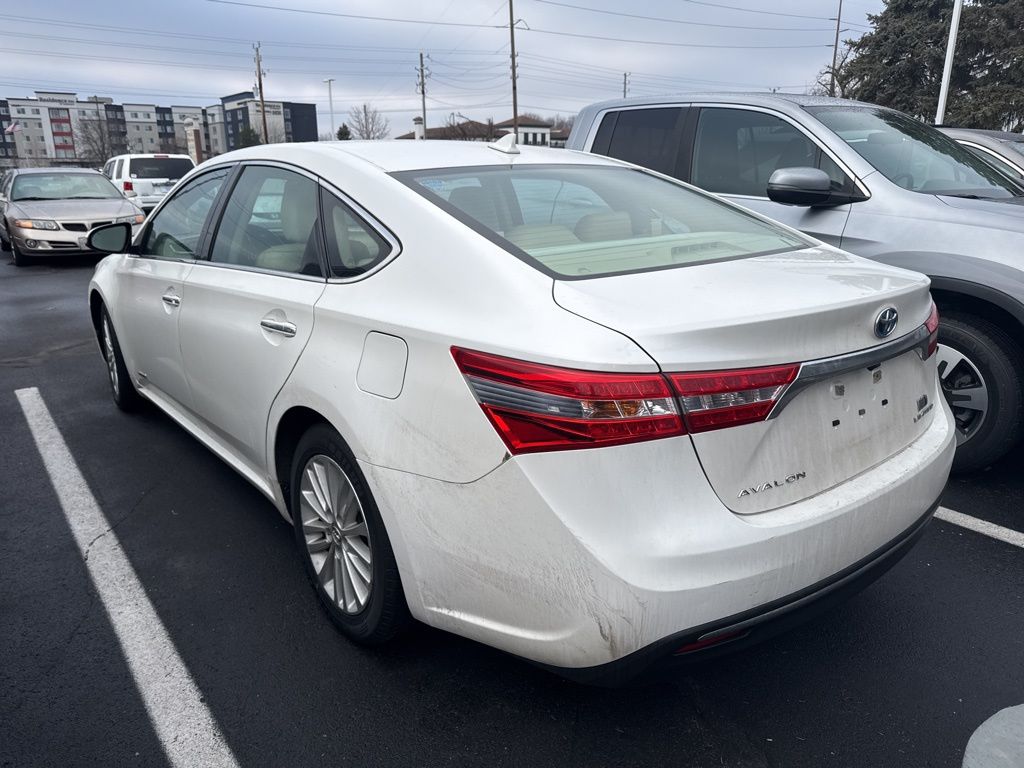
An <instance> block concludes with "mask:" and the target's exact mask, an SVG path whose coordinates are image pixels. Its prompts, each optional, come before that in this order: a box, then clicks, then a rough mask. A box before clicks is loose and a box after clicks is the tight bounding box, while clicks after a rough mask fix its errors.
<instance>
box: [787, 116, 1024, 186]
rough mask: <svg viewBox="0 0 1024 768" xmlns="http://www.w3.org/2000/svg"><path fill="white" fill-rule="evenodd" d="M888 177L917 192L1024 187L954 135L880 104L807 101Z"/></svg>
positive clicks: (825, 122)
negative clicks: (818, 104) (829, 104)
mask: <svg viewBox="0 0 1024 768" xmlns="http://www.w3.org/2000/svg"><path fill="white" fill-rule="evenodd" d="M805 109H807V111H808V112H810V113H811V114H812V115H814V116H815V117H816V118H818V120H820V121H821V122H822V123H824V124H825V125H826V126H827V127H828V128H829V129H831V130H832V131H833V132H834V133H835V134H836V135H838V136H839V138H841V139H842V140H843V141H845V142H846V143H847V144H849V145H850V146H851V147H852V148H853V149H854V150H856V152H857V154H859V155H860V156H861V157H863V158H864V159H865V160H867V161H868V162H869V163H871V165H873V166H874V167H875V168H877V169H878V170H879V171H880V172H881V173H882V175H883V176H885V177H886V178H887V179H889V181H891V182H893V183H894V184H897V185H899V186H901V187H903V188H904V189H909V190H910V191H912V192H921V193H923V194H928V195H951V196H954V197H970V198H985V199H1005V198H1008V197H1018V196H1020V195H1021V194H1022V193H1024V190H1022V189H1021V188H1019V187H1018V186H1017V185H1016V184H1014V182H1013V181H1011V180H1010V179H1008V178H1007V177H1005V176H1004V175H1003V174H1002V173H1000V172H999V171H997V170H996V169H994V168H992V167H991V166H990V165H988V164H987V163H985V162H984V161H983V160H981V159H979V158H977V157H975V156H974V155H972V154H971V153H970V152H968V151H967V150H966V149H964V148H963V147H961V146H960V145H959V144H957V143H956V142H955V141H954V140H953V139H951V138H949V137H948V136H946V135H945V134H943V133H940V132H939V131H937V130H935V129H934V128H932V127H931V126H929V125H925V124H924V123H921V122H919V121H917V120H915V119H913V118H912V117H907V116H906V115H904V114H901V113H899V112H894V111H893V110H890V109H882V108H880V107H805Z"/></svg>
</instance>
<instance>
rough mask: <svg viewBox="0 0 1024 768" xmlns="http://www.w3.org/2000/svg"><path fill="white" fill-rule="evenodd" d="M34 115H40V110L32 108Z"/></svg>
mask: <svg viewBox="0 0 1024 768" xmlns="http://www.w3.org/2000/svg"><path fill="white" fill-rule="evenodd" d="M32 114H33V115H38V114H39V110H38V109H36V108H35V107H33V108H32Z"/></svg>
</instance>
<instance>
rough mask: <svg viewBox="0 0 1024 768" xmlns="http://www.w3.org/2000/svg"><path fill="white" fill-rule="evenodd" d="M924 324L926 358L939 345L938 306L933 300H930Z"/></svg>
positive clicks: (933, 352)
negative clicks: (930, 305)
mask: <svg viewBox="0 0 1024 768" xmlns="http://www.w3.org/2000/svg"><path fill="white" fill-rule="evenodd" d="M924 325H925V328H927V329H928V354H927V355H925V359H926V360H927V359H928V358H929V357H931V356H932V355H934V354H935V350H936V349H938V347H939V308H938V307H936V306H935V302H934V301H933V302H932V309H931V312H929V313H928V319H927V320H925V321H924Z"/></svg>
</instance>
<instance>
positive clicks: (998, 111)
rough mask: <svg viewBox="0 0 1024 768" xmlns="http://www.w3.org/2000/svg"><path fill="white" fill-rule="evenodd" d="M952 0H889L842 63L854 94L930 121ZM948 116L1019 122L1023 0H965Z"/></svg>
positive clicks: (1022, 118)
mask: <svg viewBox="0 0 1024 768" xmlns="http://www.w3.org/2000/svg"><path fill="white" fill-rule="evenodd" d="M952 10H953V3H952V2H951V0H886V3H885V9H884V10H883V11H882V12H881V13H880V14H878V15H872V16H869V19H870V20H871V22H872V24H873V25H874V30H873V31H872V32H869V33H868V34H866V35H864V36H863V37H862V38H860V39H859V40H856V41H854V42H852V43H850V48H851V53H852V55H851V56H850V58H849V59H848V60H847V61H846V62H845V63H844V66H843V67H842V75H843V78H844V80H845V82H846V85H847V87H846V88H845V89H844V90H845V94H844V95H848V96H851V97H853V98H857V99H861V100H863V101H869V102H872V103H875V104H882V105H884V106H887V107H893V108H894V109H898V110H901V111H903V112H907V113H908V114H911V115H914V116H916V117H918V118H920V119H922V120H925V121H927V122H931V121H932V120H933V119H934V117H935V109H936V106H937V104H938V100H939V86H940V84H941V81H942V67H943V62H944V59H945V53H946V40H947V38H948V35H949V22H950V15H951V13H952ZM946 123H947V124H949V125H957V126H962V127H967V128H991V129H997V130H1000V129H1002V130H1011V131H1021V130H1022V128H1024V0H968V2H967V3H966V4H965V5H964V11H963V16H962V18H961V20H960V31H959V34H958V35H957V46H956V55H955V57H954V60H953V71H952V76H951V79H950V88H949V99H948V102H947V108H946Z"/></svg>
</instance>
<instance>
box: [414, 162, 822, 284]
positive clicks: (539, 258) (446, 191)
mask: <svg viewBox="0 0 1024 768" xmlns="http://www.w3.org/2000/svg"><path fill="white" fill-rule="evenodd" d="M395 176H396V177H397V178H398V179H400V180H401V181H403V182H405V183H406V184H408V185H409V186H410V187H412V188H413V189H415V190H416V191H417V192H420V193H421V194H423V196H424V197H426V198H427V199H428V200H431V201H432V202H434V203H436V204H437V205H438V206H439V207H440V208H442V209H444V210H446V211H447V212H448V213H450V214H452V215H453V216H455V217H456V218H459V219H460V220H462V221H464V222H465V223H466V224H468V225H469V226H471V227H473V228H474V229H476V230H477V231H478V232H480V233H481V234H483V235H485V236H486V237H488V238H490V239H491V240H492V241H494V242H496V243H498V244H499V245H501V246H503V247H505V248H506V249H507V250H509V251H511V252H512V253H514V254H516V255H517V256H520V258H523V259H524V260H526V261H527V262H528V263H530V264H532V265H533V266H535V267H537V268H538V269H540V270H541V271H543V272H546V273H548V274H550V275H552V276H554V277H558V278H577V279H579V278H588V277H603V276H605V275H613V274H620V273H624V272H639V271H647V270H654V269H668V268H672V267H682V266H688V265H692V264H702V263H706V262H711V261H721V260H725V259H735V258H742V257H749V256H758V255H764V254H767V253H777V252H780V251H788V250H793V249H797V248H806V247H808V246H810V245H812V242H811V241H809V240H807V239H805V238H803V237H801V236H799V235H798V234H796V233H794V232H790V231H788V230H786V229H784V228H782V227H779V226H775V225H772V224H770V223H768V222H765V221H762V220H761V219H758V218H756V217H754V216H752V215H750V214H747V213H745V212H743V211H741V210H738V209H737V208H734V207H733V206H730V205H728V204H726V203H724V202H722V201H720V200H718V199H717V198H715V197H713V196H711V195H708V194H705V193H702V192H699V191H696V190H694V189H691V188H690V187H687V186H684V185H682V184H679V183H676V182H672V181H668V180H665V179H663V178H661V177H658V176H655V175H653V174H650V173H646V172H644V171H641V170H637V169H631V168H615V167H608V166H598V165H528V166H512V167H509V166H486V167H477V168H441V169H432V170H426V171H406V172H403V173H396V174H395Z"/></svg>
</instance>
